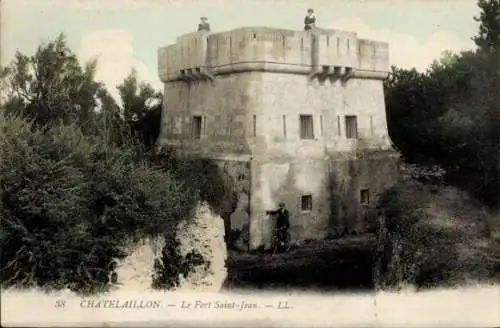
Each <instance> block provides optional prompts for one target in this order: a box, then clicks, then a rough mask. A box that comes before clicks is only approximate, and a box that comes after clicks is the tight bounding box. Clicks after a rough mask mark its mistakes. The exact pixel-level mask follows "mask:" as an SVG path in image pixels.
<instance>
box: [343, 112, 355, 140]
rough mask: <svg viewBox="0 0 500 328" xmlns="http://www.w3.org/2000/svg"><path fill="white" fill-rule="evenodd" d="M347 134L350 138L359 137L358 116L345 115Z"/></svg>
mask: <svg viewBox="0 0 500 328" xmlns="http://www.w3.org/2000/svg"><path fill="white" fill-rule="evenodd" d="M345 135H346V137H347V138H349V139H357V138H358V119H357V117H356V116H346V117H345Z"/></svg>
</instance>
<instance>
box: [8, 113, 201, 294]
mask: <svg viewBox="0 0 500 328" xmlns="http://www.w3.org/2000/svg"><path fill="white" fill-rule="evenodd" d="M0 158H1V162H0V176H1V177H2V181H1V183H0V186H1V188H0V195H1V207H0V218H1V235H0V245H1V248H2V258H1V262H0V265H1V268H2V273H1V282H2V284H3V285H4V286H17V287H33V286H37V287H41V288H47V289H60V288H69V289H71V290H74V291H79V292H90V291H97V290H104V289H106V287H107V286H109V284H110V282H111V281H110V278H109V277H110V276H111V275H112V274H113V271H114V263H115V262H114V260H115V259H117V258H123V257H124V256H125V255H126V254H124V253H123V251H122V247H123V246H124V245H125V244H126V242H128V241H130V239H133V238H140V237H145V236H152V235H159V234H166V233H168V232H169V231H174V230H175V226H176V224H177V222H179V221H180V220H181V219H186V218H189V217H190V216H191V214H192V211H193V209H194V205H195V204H196V203H197V201H198V198H197V197H196V195H194V194H192V193H189V192H186V189H187V188H186V186H185V185H183V184H182V183H180V182H179V181H177V180H175V179H174V178H173V176H172V175H171V174H169V173H168V172H167V171H165V170H159V169H156V168H153V167H151V165H149V164H148V163H147V162H146V161H142V162H138V161H137V158H136V156H135V154H134V152H133V151H132V150H125V149H121V148H112V147H107V145H106V144H105V143H103V142H102V141H101V140H100V139H98V138H92V137H87V136H85V135H84V134H83V133H82V132H81V130H80V129H79V128H78V127H77V126H74V125H73V126H62V125H59V126H56V127H54V128H51V129H48V130H36V129H33V126H32V125H31V124H30V123H28V122H26V121H24V120H22V119H20V118H18V117H7V116H0ZM167 242H169V241H167Z"/></svg>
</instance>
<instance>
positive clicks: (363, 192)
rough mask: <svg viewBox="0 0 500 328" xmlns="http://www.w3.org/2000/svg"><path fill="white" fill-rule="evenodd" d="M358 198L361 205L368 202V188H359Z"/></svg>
mask: <svg viewBox="0 0 500 328" xmlns="http://www.w3.org/2000/svg"><path fill="white" fill-rule="evenodd" d="M359 198H360V203H361V205H368V204H370V191H369V190H368V189H361V191H360V192H359Z"/></svg>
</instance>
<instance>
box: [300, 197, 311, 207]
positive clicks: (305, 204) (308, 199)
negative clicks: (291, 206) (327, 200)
mask: <svg viewBox="0 0 500 328" xmlns="http://www.w3.org/2000/svg"><path fill="white" fill-rule="evenodd" d="M301 209H302V211H311V210H312V196H311V195H304V196H302V200H301Z"/></svg>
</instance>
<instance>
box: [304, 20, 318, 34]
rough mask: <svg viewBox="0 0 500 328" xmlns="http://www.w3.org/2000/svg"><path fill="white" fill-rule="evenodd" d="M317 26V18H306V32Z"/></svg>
mask: <svg viewBox="0 0 500 328" xmlns="http://www.w3.org/2000/svg"><path fill="white" fill-rule="evenodd" d="M314 24H316V17H314V16H306V17H305V18H304V30H306V31H307V30H310V29H311V28H312V27H313V26H314Z"/></svg>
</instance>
